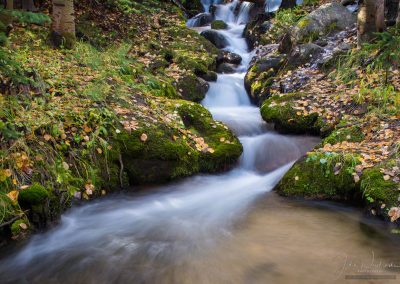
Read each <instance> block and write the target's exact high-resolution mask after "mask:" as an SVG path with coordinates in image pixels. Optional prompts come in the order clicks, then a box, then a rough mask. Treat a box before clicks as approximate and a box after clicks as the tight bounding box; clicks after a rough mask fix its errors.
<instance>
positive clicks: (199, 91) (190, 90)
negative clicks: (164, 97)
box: [177, 75, 209, 102]
mask: <svg viewBox="0 0 400 284" xmlns="http://www.w3.org/2000/svg"><path fill="white" fill-rule="evenodd" d="M208 88H209V84H208V83H207V82H206V81H205V80H204V79H202V78H198V77H196V76H194V75H186V76H183V77H182V78H180V79H179V81H178V84H177V89H178V90H179V91H180V93H181V95H182V98H184V99H185V100H188V101H193V102H200V101H202V100H203V99H204V98H205V96H206V93H207V91H208Z"/></svg>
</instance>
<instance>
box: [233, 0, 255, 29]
mask: <svg viewBox="0 0 400 284" xmlns="http://www.w3.org/2000/svg"><path fill="white" fill-rule="evenodd" d="M253 6H254V3H251V2H246V1H243V2H241V3H240V8H239V12H238V15H237V19H236V23H238V24H239V25H243V24H247V22H248V21H249V14H250V9H251V8H252V7H253Z"/></svg>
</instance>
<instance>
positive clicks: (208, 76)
mask: <svg viewBox="0 0 400 284" xmlns="http://www.w3.org/2000/svg"><path fill="white" fill-rule="evenodd" d="M199 77H200V78H202V79H203V80H206V81H209V82H216V81H217V79H218V75H217V73H215V72H214V71H208V72H207V73H205V74H201V75H199Z"/></svg>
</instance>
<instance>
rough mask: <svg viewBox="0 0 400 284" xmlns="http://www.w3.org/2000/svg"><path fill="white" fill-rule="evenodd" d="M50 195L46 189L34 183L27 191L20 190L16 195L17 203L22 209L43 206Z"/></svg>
mask: <svg viewBox="0 0 400 284" xmlns="http://www.w3.org/2000/svg"><path fill="white" fill-rule="evenodd" d="M49 196H50V194H49V192H48V190H47V189H46V188H44V187H43V186H42V185H40V184H38V183H36V184H33V185H31V186H30V187H28V188H27V189H24V190H21V192H20V193H19V195H18V203H19V204H21V206H23V207H32V206H35V205H41V204H43V203H44V202H45V201H46V200H47V199H48V198H49Z"/></svg>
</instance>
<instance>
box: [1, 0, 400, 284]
mask: <svg viewBox="0 0 400 284" xmlns="http://www.w3.org/2000/svg"><path fill="white" fill-rule="evenodd" d="M207 3H210V2H207ZM234 3H236V4H237V1H235V2H234ZM231 5H233V4H227V5H219V6H218V9H217V13H216V15H217V18H223V19H225V20H226V21H227V22H228V24H229V29H228V30H225V31H223V32H222V33H223V35H224V36H225V37H226V38H227V39H228V40H229V42H230V46H229V47H228V48H227V50H230V51H233V52H235V53H238V54H240V55H241V56H242V57H243V62H242V64H241V65H240V66H238V68H237V72H236V73H235V74H220V75H219V77H218V81H217V82H215V83H211V86H210V90H209V92H208V94H207V96H206V98H205V100H204V102H203V104H204V106H205V107H207V108H208V109H209V110H210V111H211V112H212V114H213V116H214V117H215V118H216V119H218V120H222V121H224V122H225V123H226V124H228V125H229V126H230V127H231V128H232V129H233V130H234V131H235V132H236V133H237V135H238V136H239V138H240V140H241V142H242V144H243V147H244V152H243V155H242V157H241V160H240V162H239V165H238V166H237V167H236V168H235V169H233V170H232V171H230V172H227V173H224V174H219V175H199V176H196V177H193V178H188V179H186V180H184V181H181V182H178V183H174V184H170V185H166V186H162V187H158V188H152V189H148V190H146V191H142V192H140V193H121V194H119V195H116V196H109V197H106V198H104V199H102V200H98V201H95V202H92V203H90V204H85V205H83V206H76V207H74V208H73V209H71V210H70V211H69V212H67V213H66V214H64V215H63V216H62V220H61V223H60V224H59V225H58V226H57V227H55V228H54V229H52V230H50V231H48V232H46V233H43V234H38V235H36V236H34V237H33V238H32V239H31V240H30V241H29V242H28V243H26V244H24V245H23V246H22V247H19V248H17V249H15V250H13V251H11V252H9V253H8V255H6V256H4V257H3V258H2V260H1V261H0V283H85V284H86V283H96V284H97V283H157V284H158V283H335V282H337V283H343V281H344V277H345V275H353V274H356V273H361V274H370V273H374V272H372V269H374V271H375V273H377V274H383V275H389V276H393V275H394V276H396V274H395V273H396V272H397V271H398V265H400V262H399V255H400V254H399V253H400V250H399V248H398V247H397V246H396V244H395V242H394V240H392V239H391V238H390V237H389V236H388V235H386V234H384V233H382V232H384V230H383V229H382V228H381V227H382V226H383V225H382V224H380V223H376V221H374V222H375V223H372V221H370V220H364V219H363V217H362V215H361V214H360V213H359V212H358V211H356V210H353V209H349V208H346V207H343V206H337V205H332V204H329V203H309V202H300V201H293V200H292V201H291V200H285V199H282V198H280V197H278V196H276V195H275V194H274V193H272V192H271V190H272V188H273V187H274V185H276V183H277V182H278V181H279V179H280V178H281V177H282V176H283V175H284V173H285V172H286V171H287V170H288V169H289V168H290V166H291V165H292V163H293V161H294V160H296V159H297V158H299V157H300V156H301V155H303V154H304V153H305V152H306V151H307V150H308V149H310V148H311V147H312V146H313V145H314V144H316V143H317V142H318V140H317V139H315V138H310V137H299V136H297V137H290V136H282V135H279V134H276V133H274V132H273V131H271V129H270V127H268V125H266V124H265V123H264V122H263V121H262V119H261V117H260V114H259V110H258V108H256V107H255V106H252V105H251V104H250V101H249V99H248V97H247V95H246V92H245V90H244V86H243V78H244V75H245V70H246V68H247V65H248V64H249V61H250V59H251V56H252V53H251V52H249V51H248V50H247V46H246V43H245V40H244V39H243V38H242V36H241V35H242V31H243V28H244V24H243V21H244V22H245V21H246V20H247V18H246V17H247V16H246V15H242V14H243V13H247V12H246V11H247V6H246V7H244V8H243V9H239V11H240V14H239V15H234V14H233V10H234V9H232V7H231ZM396 261H397V262H396ZM378 266H379V267H378ZM364 270H365V271H364ZM377 270H379V272H376V271H377ZM352 283H356V282H355V281H354V280H352ZM360 283H366V282H360ZM368 283H373V281H372V280H371V281H369V282H368ZM379 283H383V282H379ZM386 283H387V282H386Z"/></svg>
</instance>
